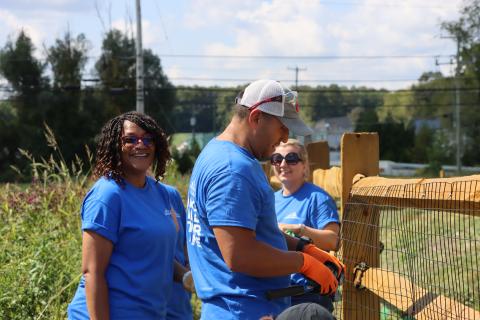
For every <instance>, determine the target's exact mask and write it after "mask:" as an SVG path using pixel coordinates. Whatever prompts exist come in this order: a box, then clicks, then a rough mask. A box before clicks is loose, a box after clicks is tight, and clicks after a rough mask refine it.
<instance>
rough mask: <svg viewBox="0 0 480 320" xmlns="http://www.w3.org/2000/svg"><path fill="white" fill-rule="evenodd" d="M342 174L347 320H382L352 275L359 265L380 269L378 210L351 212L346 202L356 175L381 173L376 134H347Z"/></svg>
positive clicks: (376, 303) (373, 299) (374, 302)
mask: <svg viewBox="0 0 480 320" xmlns="http://www.w3.org/2000/svg"><path fill="white" fill-rule="evenodd" d="M341 170H342V199H341V202H342V205H341V208H342V249H341V256H342V259H343V261H344V263H345V264H346V267H347V273H346V275H345V280H346V281H345V283H344V285H343V319H344V320H357V319H364V320H367V319H368V320H378V319H380V300H379V298H378V296H376V295H375V294H373V293H372V292H370V291H368V290H360V289H357V288H355V286H354V277H353V271H354V268H355V266H356V264H357V263H359V262H365V263H366V264H367V265H368V266H370V267H377V266H378V265H379V260H380V254H379V251H378V248H379V231H378V224H379V216H380V215H379V210H378V209H375V208H368V207H358V206H357V207H356V208H355V210H349V208H348V204H347V200H348V196H349V193H350V189H351V187H352V184H353V177H354V176H355V175H356V174H363V175H365V176H376V175H378V173H379V140H378V135H377V134H376V133H346V134H344V135H343V137H342V142H341Z"/></svg>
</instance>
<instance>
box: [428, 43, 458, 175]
mask: <svg viewBox="0 0 480 320" xmlns="http://www.w3.org/2000/svg"><path fill="white" fill-rule="evenodd" d="M441 38H444V39H454V40H455V41H456V43H457V52H456V54H455V74H454V79H453V80H454V84H455V100H454V102H453V105H454V110H455V113H454V115H455V116H454V119H455V120H454V121H455V163H456V166H457V174H458V175H460V173H461V171H462V157H461V155H462V139H461V126H462V121H461V118H460V114H461V112H460V80H459V78H458V77H459V76H460V69H461V66H460V36H458V35H456V36H453V37H445V36H443V37H441ZM435 63H436V65H440V64H453V63H454V62H453V61H452V60H450V63H439V62H438V60H436V61H435Z"/></svg>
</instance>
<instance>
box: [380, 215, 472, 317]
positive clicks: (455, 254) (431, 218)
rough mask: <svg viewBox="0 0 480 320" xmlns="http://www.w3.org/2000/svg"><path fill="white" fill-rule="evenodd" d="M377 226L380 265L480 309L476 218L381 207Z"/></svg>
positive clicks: (436, 291)
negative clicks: (382, 208)
mask: <svg viewBox="0 0 480 320" xmlns="http://www.w3.org/2000/svg"><path fill="white" fill-rule="evenodd" d="M380 227H381V229H380V241H381V242H382V243H383V244H384V246H385V250H384V251H383V252H382V253H381V255H380V258H381V267H382V268H383V269H387V270H391V271H392V272H395V273H398V274H400V275H402V276H404V277H406V278H408V279H410V280H411V281H413V282H414V283H415V284H416V285H417V286H420V287H422V288H424V289H427V290H429V291H431V292H434V293H436V294H441V295H445V296H447V297H450V298H452V299H454V300H456V301H459V302H461V303H463V304H465V305H467V306H469V307H472V308H474V309H476V310H480V287H479V283H480V267H479V264H478V263H479V261H480V245H479V244H480V217H478V216H477V217H474V216H468V215H463V214H460V213H456V212H451V211H439V210H419V209H407V208H406V209H391V208H390V209H389V208H386V209H385V210H382V212H381V222H380Z"/></svg>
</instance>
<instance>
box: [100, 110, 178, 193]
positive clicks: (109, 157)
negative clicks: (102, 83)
mask: <svg viewBox="0 0 480 320" xmlns="http://www.w3.org/2000/svg"><path fill="white" fill-rule="evenodd" d="M125 120H128V121H130V122H133V123H135V124H136V125H137V126H139V127H140V128H142V129H143V130H145V131H146V132H148V133H149V134H151V135H152V136H153V138H154V142H155V156H154V163H153V164H154V168H155V172H154V175H155V179H156V180H157V181H158V180H159V179H160V178H161V177H163V175H164V174H165V168H166V166H167V162H168V160H170V157H171V155H170V151H169V150H168V142H167V136H166V134H165V132H164V131H163V130H162V128H160V126H159V125H158V124H157V122H156V121H155V120H154V119H153V118H151V117H149V116H147V115H145V114H143V113H139V112H135V111H130V112H126V113H123V114H121V115H119V116H117V117H115V118H113V119H110V120H109V121H108V122H107V123H106V124H105V125H104V126H103V128H102V131H101V134H100V138H99V140H98V144H97V153H96V159H95V160H96V161H95V168H94V169H93V175H94V177H95V179H98V178H100V177H102V176H103V177H106V178H108V179H113V180H115V181H116V182H117V183H118V184H120V185H124V181H123V178H122V177H123V176H124V173H123V170H122V160H121V152H122V142H121V135H122V130H123V123H124V122H125Z"/></svg>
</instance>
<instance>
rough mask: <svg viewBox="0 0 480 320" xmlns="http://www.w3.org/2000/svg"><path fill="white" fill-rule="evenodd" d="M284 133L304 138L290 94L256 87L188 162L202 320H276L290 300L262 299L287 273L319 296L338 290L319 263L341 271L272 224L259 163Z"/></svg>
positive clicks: (190, 231)
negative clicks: (266, 319)
mask: <svg viewBox="0 0 480 320" xmlns="http://www.w3.org/2000/svg"><path fill="white" fill-rule="evenodd" d="M290 131H292V132H293V133H295V134H297V135H308V134H311V130H310V129H309V128H308V127H307V125H305V123H304V122H303V121H302V120H301V119H300V117H299V108H298V104H297V93H296V92H295V91H291V90H290V89H288V88H287V87H285V86H283V85H282V84H281V83H279V82H278V81H274V80H258V81H255V82H253V83H251V84H250V85H248V86H247V87H246V88H245V90H244V92H243V94H241V95H240V96H239V97H237V100H236V105H235V106H234V112H233V117H232V119H231V122H230V123H229V125H228V126H227V128H226V129H225V131H223V132H222V133H221V134H220V135H219V136H218V137H216V138H214V139H212V140H211V141H210V142H209V143H208V145H207V146H206V147H205V148H204V149H203V151H202V152H201V154H200V155H199V157H198V159H197V161H196V163H195V166H194V168H193V172H192V176H191V179H190V185H189V190H188V205H187V206H188V208H187V211H188V213H187V243H188V244H187V245H188V254H189V257H190V264H191V269H192V272H193V278H194V282H195V287H196V291H197V294H198V296H199V297H200V299H201V300H202V319H204V320H210V319H222V320H228V319H241V320H249V319H253V320H258V319H260V318H261V317H263V316H268V315H271V316H273V317H275V316H277V315H279V314H280V313H281V312H282V311H283V310H285V309H286V308H288V307H289V305H290V299H289V298H278V299H272V300H268V299H267V296H266V293H267V292H268V291H270V290H275V289H280V288H285V287H288V286H289V275H290V274H292V273H303V274H304V275H305V276H306V277H308V278H310V279H312V280H314V281H315V282H317V283H318V284H319V285H320V288H321V293H323V294H331V293H332V292H333V291H335V290H336V288H337V285H338V282H337V279H336V278H335V276H334V275H333V274H332V272H331V271H330V270H329V269H328V268H327V267H326V266H325V264H324V263H325V262H331V263H333V264H334V265H335V266H336V267H337V268H338V271H339V273H340V272H341V271H342V270H343V265H342V264H341V263H340V262H339V261H338V260H336V258H335V257H333V256H330V255H328V254H327V253H325V252H323V251H321V250H318V249H316V248H315V247H314V246H312V245H310V244H305V243H304V242H302V241H299V240H298V239H295V238H291V237H288V236H285V235H284V234H283V233H282V232H281V231H280V230H279V229H278V226H277V220H276V215H275V204H274V195H273V191H272V189H271V187H270V185H269V183H268V181H267V179H266V177H265V174H264V173H263V171H262V168H261V166H260V163H259V162H258V160H264V159H268V158H269V157H270V155H271V154H272V152H273V151H274V150H275V147H276V146H277V145H279V144H280V142H282V141H284V142H285V141H287V139H288V136H289V132H290ZM296 249H297V251H296ZM289 250H291V251H289ZM326 314H327V315H326V318H328V317H330V319H331V315H329V314H328V312H327V313H326Z"/></svg>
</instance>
